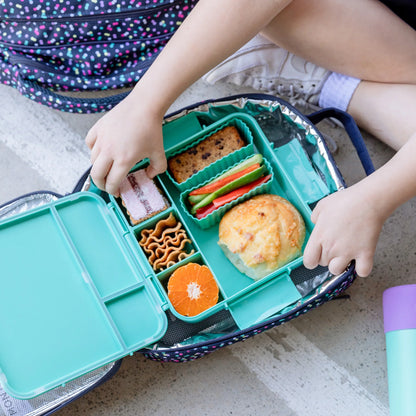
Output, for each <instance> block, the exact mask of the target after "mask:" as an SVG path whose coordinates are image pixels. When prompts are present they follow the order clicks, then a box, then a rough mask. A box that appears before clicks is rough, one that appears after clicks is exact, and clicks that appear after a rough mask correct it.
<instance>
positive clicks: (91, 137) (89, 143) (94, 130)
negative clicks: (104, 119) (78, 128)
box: [85, 125, 97, 149]
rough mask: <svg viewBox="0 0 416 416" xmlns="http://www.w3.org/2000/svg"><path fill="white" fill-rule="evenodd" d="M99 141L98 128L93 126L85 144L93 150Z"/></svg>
mask: <svg viewBox="0 0 416 416" xmlns="http://www.w3.org/2000/svg"><path fill="white" fill-rule="evenodd" d="M96 140H97V128H96V127H95V125H94V126H92V127H91V128H90V130H89V131H88V133H87V136H86V137H85V143H86V145H87V146H88V148H89V149H92V148H93V146H94V144H95V142H96Z"/></svg>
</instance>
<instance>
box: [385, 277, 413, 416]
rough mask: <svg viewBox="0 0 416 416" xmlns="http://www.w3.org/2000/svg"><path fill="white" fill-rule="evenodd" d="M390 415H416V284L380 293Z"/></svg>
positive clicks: (392, 288) (395, 287)
mask: <svg viewBox="0 0 416 416" xmlns="http://www.w3.org/2000/svg"><path fill="white" fill-rule="evenodd" d="M383 311H384V332H385V334H386V352H387V376H388V385H389V404H390V416H416V285H404V286H394V287H391V288H389V289H387V290H386V291H385V292H384V294H383Z"/></svg>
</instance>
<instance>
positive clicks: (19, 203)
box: [0, 192, 58, 220]
mask: <svg viewBox="0 0 416 416" xmlns="http://www.w3.org/2000/svg"><path fill="white" fill-rule="evenodd" d="M57 199H58V197H57V196H56V195H54V194H51V193H49V192H36V193H33V194H30V195H27V196H24V197H22V198H19V199H16V200H14V201H12V202H9V203H7V204H5V205H3V206H2V207H0V220H3V219H5V218H9V217H12V216H14V215H17V214H21V213H22V212H25V211H28V210H30V209H33V208H37V207H40V206H42V205H45V204H47V203H49V202H52V201H56V200H57Z"/></svg>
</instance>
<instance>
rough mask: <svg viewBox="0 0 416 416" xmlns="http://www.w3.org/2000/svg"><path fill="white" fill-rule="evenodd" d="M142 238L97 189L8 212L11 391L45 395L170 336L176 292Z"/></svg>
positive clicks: (2, 249)
mask: <svg viewBox="0 0 416 416" xmlns="http://www.w3.org/2000/svg"><path fill="white" fill-rule="evenodd" d="M136 245H137V247H138V243H137V241H135V238H134V236H133V235H131V233H129V232H128V231H127V227H126V225H125V224H124V223H123V219H122V218H119V217H118V216H117V211H116V210H115V209H114V207H112V206H111V203H110V204H107V202H106V201H104V200H103V199H102V198H101V197H100V196H98V195H96V194H94V193H91V192H81V193H76V194H72V195H69V196H66V197H63V198H61V199H59V200H57V201H54V202H51V203H49V204H46V205H44V206H42V207H39V208H36V209H33V210H31V211H27V212H26V213H24V214H20V215H17V216H15V217H12V218H9V219H6V220H4V221H2V222H0V253H1V269H0V270H1V273H0V287H1V290H0V317H1V318H0V334H1V335H0V336H1V342H0V371H1V374H0V381H1V384H2V386H3V387H4V389H5V390H6V391H7V392H8V393H9V394H10V395H12V396H14V397H16V398H19V399H28V398H32V397H35V396H37V395H39V394H41V393H43V392H45V391H47V390H50V389H52V388H55V387H57V386H60V385H63V384H65V383H67V382H68V381H70V380H72V379H74V378H77V377H79V376H81V375H84V374H85V373H88V372H90V371H92V370H94V369H96V368H99V367H102V366H103V365H105V364H108V363H110V362H113V361H115V360H118V359H120V358H122V357H124V356H126V355H128V354H132V353H133V352H134V351H136V350H139V349H141V348H143V347H145V346H148V345H150V344H152V343H153V342H155V341H157V340H159V339H160V338H161V337H162V336H163V334H164V333H165V332H166V329H167V317H166V313H165V311H164V309H165V303H166V302H165V301H164V299H163V298H162V295H161V294H160V293H159V292H158V289H157V288H156V285H155V284H154V283H153V282H152V277H151V276H152V273H151V269H150V266H149V264H148V262H147V261H146V259H145V258H143V257H144V255H143V253H141V251H140V250H137V247H136ZM142 256H143V257H142Z"/></svg>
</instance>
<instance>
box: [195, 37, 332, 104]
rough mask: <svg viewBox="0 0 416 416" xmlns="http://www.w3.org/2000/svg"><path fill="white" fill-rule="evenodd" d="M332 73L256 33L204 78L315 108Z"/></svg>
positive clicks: (212, 82) (209, 81)
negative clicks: (251, 89)
mask: <svg viewBox="0 0 416 416" xmlns="http://www.w3.org/2000/svg"><path fill="white" fill-rule="evenodd" d="M329 74H330V71H328V70H326V69H324V68H321V67H319V66H317V65H315V64H313V63H311V62H308V61H306V60H304V59H302V58H300V57H298V56H296V55H293V54H292V53H290V52H287V51H286V50H284V49H282V48H280V47H278V46H277V45H275V44H274V43H272V42H270V41H269V40H267V39H266V38H264V37H263V36H261V35H257V36H255V37H254V38H253V39H252V40H251V41H250V42H248V43H247V44H246V45H244V46H243V47H242V48H241V49H239V50H238V51H237V52H236V53H234V54H233V55H231V56H230V57H229V58H228V59H226V60H225V61H223V62H222V63H221V64H219V65H218V66H216V67H215V68H214V69H212V70H211V71H209V72H208V73H207V74H205V75H204V76H203V79H204V80H205V81H207V82H208V83H210V84H215V83H217V82H219V81H221V82H229V83H232V84H236V85H239V86H245V87H252V88H254V89H256V90H259V91H263V92H267V93H270V94H274V95H280V96H284V97H285V98H287V100H288V101H289V102H290V103H291V104H292V105H300V106H312V107H316V106H317V104H318V101H319V94H320V92H321V89H322V86H323V84H324V83H325V81H326V79H327V78H328V76H329Z"/></svg>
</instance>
